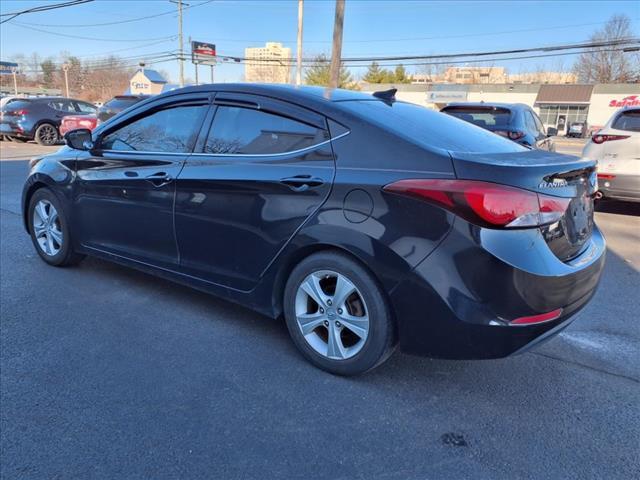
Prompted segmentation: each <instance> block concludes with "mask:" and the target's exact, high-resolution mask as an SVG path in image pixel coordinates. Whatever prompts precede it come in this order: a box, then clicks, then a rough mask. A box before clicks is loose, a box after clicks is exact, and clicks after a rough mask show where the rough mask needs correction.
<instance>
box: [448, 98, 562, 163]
mask: <svg viewBox="0 0 640 480" xmlns="http://www.w3.org/2000/svg"><path fill="white" fill-rule="evenodd" d="M440 111H441V112H443V113H447V114H449V115H453V116H454V117H458V118H460V119H461V120H465V121H467V122H469V123H473V124H474V125H477V126H478V127H482V128H484V129H486V130H489V131H491V132H493V133H497V134H498V135H501V136H503V137H506V138H508V139H510V140H513V141H514V142H518V143H519V144H521V145H524V146H525V147H532V148H537V149H540V150H549V151H550V152H555V151H556V147H555V144H554V143H553V139H552V138H551V134H553V133H554V132H548V133H549V134H548V133H547V132H546V131H545V129H544V126H543V125H542V121H541V120H540V118H539V117H538V115H537V114H536V112H535V111H534V110H533V109H532V108H531V107H530V106H528V105H525V104H523V103H484V102H480V103H450V104H449V105H447V106H446V107H444V108H443V109H442V110H440Z"/></svg>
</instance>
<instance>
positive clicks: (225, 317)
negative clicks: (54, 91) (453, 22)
mask: <svg viewBox="0 0 640 480" xmlns="http://www.w3.org/2000/svg"><path fill="white" fill-rule="evenodd" d="M580 142H581V141H567V142H559V145H558V150H559V151H561V152H562V151H566V152H568V153H574V154H575V153H579V151H580V150H581V145H580ZM51 150H52V149H51V148H49V149H44V148H42V147H38V146H37V145H34V144H24V145H19V144H13V143H7V142H2V143H1V146H0V153H1V155H0V157H1V160H2V161H0V180H1V183H0V234H1V237H0V273H1V275H0V277H1V279H0V296H1V302H0V306H1V317H2V320H1V330H0V347H1V350H0V393H1V401H2V402H1V406H0V407H1V408H0V440H1V453H0V455H1V458H0V463H1V470H0V476H1V477H2V478H3V479H14V478H15V479H22V478H37V479H50V478H51V479H53V478H55V479H66V478H127V479H136V478H154V479H161V478H229V479H231V478H243V479H244V478H247V479H249V478H259V479H270V478H305V479H313V478H333V479H352V478H367V479H369V478H383V479H443V478H454V479H519V478H522V479H529V478H536V479H553V480H557V479H601V478H607V479H627V478H637V475H638V472H640V455H639V451H640V408H638V406H639V405H640V368H639V365H640V314H639V311H640V305H639V303H640V300H639V299H640V208H638V207H639V206H638V205H632V204H620V203H609V204H602V205H601V206H600V207H599V212H598V213H597V214H596V221H597V223H598V225H599V226H600V227H601V229H602V230H603V231H604V232H605V235H606V237H607V240H608V247H609V252H608V258H607V266H606V269H605V272H604V276H603V279H602V283H601V286H600V289H599V291H598V293H597V294H596V296H595V298H594V300H593V301H592V302H591V303H590V305H589V306H588V307H587V308H585V309H584V310H583V311H582V312H581V313H580V314H579V316H578V318H577V319H576V321H575V322H574V323H573V324H572V325H571V326H570V327H569V328H568V329H567V330H565V331H564V332H563V333H562V334H560V335H559V336H558V337H556V338H554V339H553V340H551V341H549V342H548V343H546V344H544V345H543V346H541V347H540V348H538V349H536V350H534V351H531V352H529V353H525V354H523V355H520V356H517V357H512V358H508V359H503V360H492V361H476V362H462V361H457V362H454V361H436V360H429V359H424V358H417V357H410V356H405V355H402V354H398V353H396V354H395V355H394V356H393V357H392V358H391V360H390V361H389V362H387V363H386V364H384V365H383V366H382V367H380V368H378V369H376V370H375V371H373V372H371V373H369V374H367V375H364V376H361V377H358V378H339V377H333V376H331V375H328V374H326V373H323V372H322V371H319V370H316V369H315V368H313V367H312V366H311V365H309V364H308V363H307V362H306V361H304V360H303V359H302V358H301V357H300V356H299V355H298V353H297V352H296V350H295V349H294V347H293V344H292V343H291V342H290V340H289V338H288V334H287V331H286V327H285V326H284V323H282V322H279V321H274V320H270V319H268V318H265V317H262V316H260V315H257V314H255V313H253V312H251V311H249V310H246V309H243V308H242V307H238V306H236V305H232V304H229V303H227V302H225V301H222V300H218V299H216V298H213V297H210V296H207V295H205V294H202V293H199V292H195V291H191V290H189V289H187V288H184V287H181V286H178V285H174V284H172V283H169V282H166V281H164V280H160V279H157V278H154V277H151V276H148V275H145V274H142V273H138V272H135V271H132V270H128V269H125V268H123V267H119V266H116V265H112V264H109V263H107V262H104V261H99V260H94V259H87V260H86V261H84V262H83V263H82V264H81V265H80V266H78V267H75V268H69V269H55V268H52V267H48V266H46V265H45V264H44V263H43V262H42V261H41V260H40V259H39V258H38V256H37V254H36V253H35V251H34V250H33V247H32V245H31V243H30V240H29V238H28V236H27V235H26V233H25V232H24V230H23V228H22V224H21V217H20V215H19V212H20V192H21V188H22V182H23V180H24V177H25V175H26V173H27V162H26V159H28V158H29V157H31V156H33V155H36V154H39V153H41V152H43V151H51Z"/></svg>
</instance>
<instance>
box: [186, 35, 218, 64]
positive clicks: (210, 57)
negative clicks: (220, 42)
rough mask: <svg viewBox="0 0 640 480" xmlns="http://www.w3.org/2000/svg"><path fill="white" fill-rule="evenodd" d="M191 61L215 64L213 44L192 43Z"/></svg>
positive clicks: (214, 47)
mask: <svg viewBox="0 0 640 480" xmlns="http://www.w3.org/2000/svg"><path fill="white" fill-rule="evenodd" d="M191 61H192V62H193V63H204V64H211V65H212V64H215V63H216V46H215V45H214V44H213V43H205V42H197V41H195V40H194V41H192V42H191Z"/></svg>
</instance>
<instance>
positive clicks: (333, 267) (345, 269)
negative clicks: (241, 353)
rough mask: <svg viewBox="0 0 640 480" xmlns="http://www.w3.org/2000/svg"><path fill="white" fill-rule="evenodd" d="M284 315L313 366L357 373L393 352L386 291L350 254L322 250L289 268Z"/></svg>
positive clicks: (392, 325) (391, 328)
mask: <svg viewBox="0 0 640 480" xmlns="http://www.w3.org/2000/svg"><path fill="white" fill-rule="evenodd" d="M284 314H285V319H286V322H287V328H288V329H289V333H290V334H291V338H292V339H293V342H294V344H295V345H296V347H297V348H298V349H299V350H300V352H301V353H302V354H303V355H304V356H305V357H306V358H307V360H309V361H310V362H311V363H312V364H313V365H315V366H317V367H319V368H321V369H323V370H326V371H327V372H330V373H333V374H336V375H358V374H361V373H364V372H366V371H368V370H371V369H373V368H375V367H376V366H378V365H380V364H381V363H382V362H384V361H385V360H386V359H387V358H388V357H389V356H390V355H391V353H393V349H394V346H395V328H394V326H395V325H394V322H393V319H392V316H391V313H390V309H389V306H388V303H387V300H386V295H385V293H384V291H383V290H382V289H381V288H380V286H379V285H378V282H377V280H376V279H375V278H374V277H373V275H372V274H371V273H370V272H369V271H368V270H367V269H366V268H364V267H363V266H362V265H360V264H359V263H358V262H356V261H355V260H353V259H352V258H351V257H350V256H348V255H346V254H343V253H338V252H320V253H316V254H313V255H311V256H309V257H307V258H306V259H304V260H303V261H302V262H300V263H299V264H298V265H297V266H296V267H295V268H294V269H293V271H292V272H291V275H290V276H289V280H288V281H287V285H286V287H285V292H284Z"/></svg>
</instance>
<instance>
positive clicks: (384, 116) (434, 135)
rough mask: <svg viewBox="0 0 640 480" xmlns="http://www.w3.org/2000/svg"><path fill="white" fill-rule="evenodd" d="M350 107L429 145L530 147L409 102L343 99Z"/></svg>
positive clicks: (474, 149) (483, 149) (476, 149)
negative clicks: (388, 102) (390, 102)
mask: <svg viewBox="0 0 640 480" xmlns="http://www.w3.org/2000/svg"><path fill="white" fill-rule="evenodd" d="M340 105H341V106H342V107H344V108H345V109H346V110H348V111H350V112H352V113H354V114H355V115H358V116H360V117H364V118H365V119H366V120H367V121H369V122H371V123H373V124H375V125H377V126H379V127H382V128H384V129H387V130H390V131H392V132H393V133H394V134H396V135H398V136H400V137H403V138H407V139H409V140H410V141H413V142H414V143H418V144H420V145H422V146H425V147H427V148H437V149H442V150H448V151H452V152H469V153H508V152H526V151H528V149H527V148H525V147H523V146H521V145H518V144H517V143H515V142H512V141H511V140H507V139H505V138H503V137H500V136H499V135H496V134H494V133H491V132H489V131H487V130H484V129H482V128H478V127H476V126H474V125H471V124H470V123H467V122H464V121H461V120H459V119H458V118H455V117H453V116H450V115H445V114H443V113H440V112H436V111H433V110H429V109H427V108H425V107H421V106H419V105H414V104H412V103H405V102H393V103H392V104H387V103H384V102H381V101H377V100H374V101H366V100H364V101H347V102H340Z"/></svg>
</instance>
